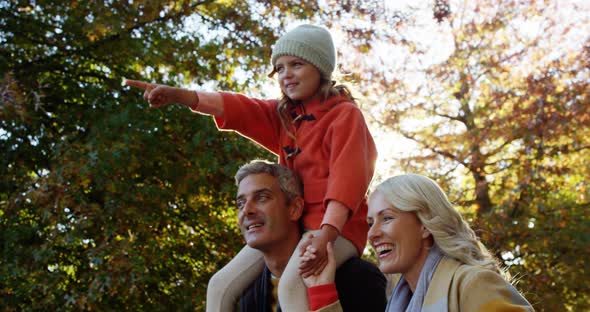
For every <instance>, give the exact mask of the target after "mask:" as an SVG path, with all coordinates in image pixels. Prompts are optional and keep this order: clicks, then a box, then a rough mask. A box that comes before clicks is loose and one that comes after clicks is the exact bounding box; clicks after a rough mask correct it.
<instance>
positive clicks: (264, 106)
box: [126, 25, 377, 312]
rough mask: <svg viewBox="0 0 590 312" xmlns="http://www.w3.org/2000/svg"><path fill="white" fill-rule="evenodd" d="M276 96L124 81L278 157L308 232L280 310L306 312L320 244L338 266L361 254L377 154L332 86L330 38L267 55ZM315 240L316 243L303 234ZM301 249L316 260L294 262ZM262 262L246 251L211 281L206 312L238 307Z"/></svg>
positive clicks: (282, 285)
mask: <svg viewBox="0 0 590 312" xmlns="http://www.w3.org/2000/svg"><path fill="white" fill-rule="evenodd" d="M271 63H272V65H273V72H272V73H271V74H270V75H274V74H276V75H277V79H278V82H279V86H280V88H281V91H282V94H283V97H282V98H281V99H280V100H278V101H277V100H260V99H253V98H249V97H246V96H244V95H241V94H232V93H226V92H200V91H190V90H185V89H180V88H174V87H170V86H165V85H158V84H151V83H146V82H141V81H134V80H127V81H126V84H127V85H129V86H132V87H138V88H141V89H143V90H145V93H144V98H145V99H146V100H148V101H149V102H150V104H151V105H152V107H159V106H163V105H168V104H170V103H180V104H182V105H184V106H188V107H190V108H191V109H192V110H193V111H197V112H200V113H203V114H208V115H213V117H214V119H215V122H216V124H217V126H218V128H219V129H227V130H234V131H237V132H239V133H240V134H241V135H243V136H245V137H247V138H249V139H251V140H253V141H255V142H257V143H259V144H261V145H262V146H264V147H265V148H267V149H269V150H270V151H272V152H274V153H275V154H277V155H278V156H279V162H280V163H281V164H283V165H286V166H287V167H289V168H290V169H292V170H294V171H295V172H296V173H297V174H298V175H299V176H300V177H301V179H302V181H303V184H304V197H305V198H304V199H305V206H304V215H303V217H302V223H303V226H304V228H305V229H306V231H310V232H308V233H306V235H304V238H303V239H302V240H301V242H300V244H299V247H298V250H299V251H301V253H298V252H295V254H294V255H293V256H292V257H291V259H290V260H289V263H288V264H287V267H286V269H285V273H283V276H280V280H279V286H278V297H279V303H280V306H281V308H282V309H283V310H284V311H307V310H308V304H307V296H306V288H305V285H304V284H303V281H302V279H301V277H300V276H299V272H298V270H300V272H301V273H302V276H310V275H312V274H314V273H318V272H320V271H321V270H322V269H323V267H324V266H325V265H326V263H327V255H326V245H327V243H328V242H334V246H335V254H336V262H337V264H338V265H340V264H341V263H342V262H344V261H345V260H346V259H348V258H350V257H352V256H358V255H360V254H361V253H362V251H363V249H364V246H365V243H366V238H367V230H368V227H367V223H366V220H365V217H366V214H367V205H366V201H365V195H366V192H367V188H368V185H369V183H370V181H371V179H372V177H373V171H374V164H375V159H376V157H377V152H376V148H375V144H374V142H373V138H372V136H371V134H370V133H369V130H368V128H367V125H366V123H365V120H364V118H363V115H362V113H361V111H360V110H359V108H358V107H357V106H356V104H355V102H354V99H353V97H352V96H351V93H350V92H349V90H348V89H347V88H346V87H344V86H341V85H335V82H334V81H332V73H333V71H334V68H335V66H336V52H335V49H334V44H333V42H332V37H331V35H330V33H329V32H328V31H327V30H326V29H325V28H322V27H318V26H313V25H301V26H299V27H296V28H295V29H293V30H291V31H290V32H288V33H286V34H285V35H283V36H282V37H281V38H280V39H279V40H278V41H277V43H276V44H275V47H274V49H273V52H272V56H271ZM310 233H313V235H310ZM307 246H311V247H313V249H314V250H316V257H314V259H310V260H308V261H304V262H301V266H300V259H299V257H300V256H301V254H302V252H303V251H304V250H305V249H306V247H307ZM262 267H263V261H262V258H261V255H260V253H259V252H258V251H256V250H254V249H252V248H250V247H248V246H245V247H244V248H243V249H242V251H240V253H238V255H237V256H236V257H235V258H234V259H233V260H232V261H231V262H230V263H228V264H227V265H226V266H225V267H224V268H223V269H222V270H220V271H219V272H217V273H216V274H215V275H214V276H213V277H212V278H211V280H210V281H209V285H208V288H207V311H223V312H225V311H230V310H232V309H233V305H234V302H235V300H236V298H238V296H239V295H240V294H241V293H242V291H243V290H244V289H245V288H246V287H247V286H248V285H249V284H250V283H251V282H252V281H253V280H254V278H255V277H256V276H258V275H259V274H260V272H261V270H262Z"/></svg>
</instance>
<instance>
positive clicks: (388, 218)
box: [383, 216, 395, 221]
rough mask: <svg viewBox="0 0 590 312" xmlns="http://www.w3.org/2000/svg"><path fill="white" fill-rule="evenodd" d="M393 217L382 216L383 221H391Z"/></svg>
mask: <svg viewBox="0 0 590 312" xmlns="http://www.w3.org/2000/svg"><path fill="white" fill-rule="evenodd" d="M393 219H395V218H394V217H391V216H384V217H383V221H391V220H393Z"/></svg>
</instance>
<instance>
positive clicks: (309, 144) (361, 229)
mask: <svg viewBox="0 0 590 312" xmlns="http://www.w3.org/2000/svg"><path fill="white" fill-rule="evenodd" d="M221 95H222V97H223V105H224V116H223V118H215V122H216V124H217V126H218V128H219V129H227V130H235V131H237V132H239V133H240V134H241V135H243V136H245V137H248V138H249V139H251V140H253V141H255V142H257V143H259V144H260V145H262V146H264V147H265V148H266V149H268V150H270V151H271V152H273V153H275V154H277V155H278V156H279V163H281V164H283V165H286V166H287V167H289V168H290V169H291V170H294V171H295V172H296V173H297V174H298V175H299V176H300V177H301V180H302V181H303V185H304V200H305V207H304V214H303V217H302V219H303V226H304V227H305V228H306V229H312V230H315V229H319V228H320V226H321V223H322V219H323V217H324V213H325V211H326V207H327V204H328V202H329V201H330V200H336V201H339V202H341V203H342V204H344V205H345V206H346V207H348V208H349V209H350V210H351V211H350V214H349V218H348V221H347V222H346V224H345V225H344V227H343V228H342V233H341V234H342V236H344V237H345V238H347V239H348V240H350V241H351V242H352V243H353V244H354V245H355V246H356V247H357V249H358V251H359V254H362V252H363V249H364V248H365V244H366V241H367V231H368V225H367V221H366V217H367V203H366V193H367V189H368V187H369V183H370V182H371V179H372V178H373V173H374V170H375V160H376V158H377V149H376V147H375V143H374V141H373V137H372V136H371V133H370V132H369V129H368V128H367V125H366V123H365V120H364V118H363V115H362V113H361V111H360V109H359V108H358V107H357V106H356V105H355V104H354V103H351V102H350V101H348V100H346V99H345V98H343V97H339V96H334V97H331V98H329V99H328V100H327V101H326V102H324V103H320V102H319V101H317V102H313V103H309V104H306V105H305V107H304V110H305V112H303V111H302V109H301V108H300V107H298V108H297V109H295V110H294V111H293V113H294V114H302V115H304V117H303V118H302V119H301V121H298V122H296V123H295V125H296V131H295V136H296V138H297V141H296V142H295V141H294V140H293V139H292V138H291V137H289V136H288V135H287V133H286V131H285V130H284V128H283V127H282V125H281V122H280V119H279V115H278V112H277V105H278V101H276V100H259V99H253V98H248V97H246V96H244V95H241V94H234V93H224V92H222V93H221ZM303 113H305V114H303ZM291 131H293V130H291ZM297 147H298V148H299V149H300V152H299V153H298V154H297V155H296V156H294V157H292V158H289V159H287V155H288V154H289V153H290V152H292V151H293V150H295V149H296V148H297Z"/></svg>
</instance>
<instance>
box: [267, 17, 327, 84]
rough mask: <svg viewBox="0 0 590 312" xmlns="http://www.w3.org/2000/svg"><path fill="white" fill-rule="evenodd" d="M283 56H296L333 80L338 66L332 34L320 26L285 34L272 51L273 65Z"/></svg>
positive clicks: (300, 27) (301, 28) (308, 26)
mask: <svg viewBox="0 0 590 312" xmlns="http://www.w3.org/2000/svg"><path fill="white" fill-rule="evenodd" d="M283 55H291V56H296V57H298V58H300V59H303V60H305V61H307V62H309V63H311V64H312V65H314V66H315V67H316V68H317V69H319V71H320V73H322V76H323V77H324V78H326V79H331V77H332V72H333V71H334V67H335V66H336V51H335V49H334V43H333V42H332V36H331V35H330V32H329V31H328V30H327V29H325V28H323V27H319V26H314V25H301V26H297V27H296V28H294V29H293V30H291V31H289V32H288V33H286V34H284V35H283V36H282V37H281V38H280V39H279V40H278V41H277V43H276V44H275V47H274V49H273V50H272V56H271V64H272V66H273V67H274V66H275V64H276V62H277V59H278V58H279V57H280V56H283Z"/></svg>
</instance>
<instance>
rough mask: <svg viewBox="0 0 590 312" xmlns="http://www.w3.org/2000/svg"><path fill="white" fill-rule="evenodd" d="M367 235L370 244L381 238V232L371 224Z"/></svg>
mask: <svg viewBox="0 0 590 312" xmlns="http://www.w3.org/2000/svg"><path fill="white" fill-rule="evenodd" d="M367 235H368V237H369V241H371V242H372V241H373V240H374V239H376V238H378V237H379V236H381V230H380V229H379V227H378V226H377V225H376V224H373V225H371V226H370V227H369V233H367Z"/></svg>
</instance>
